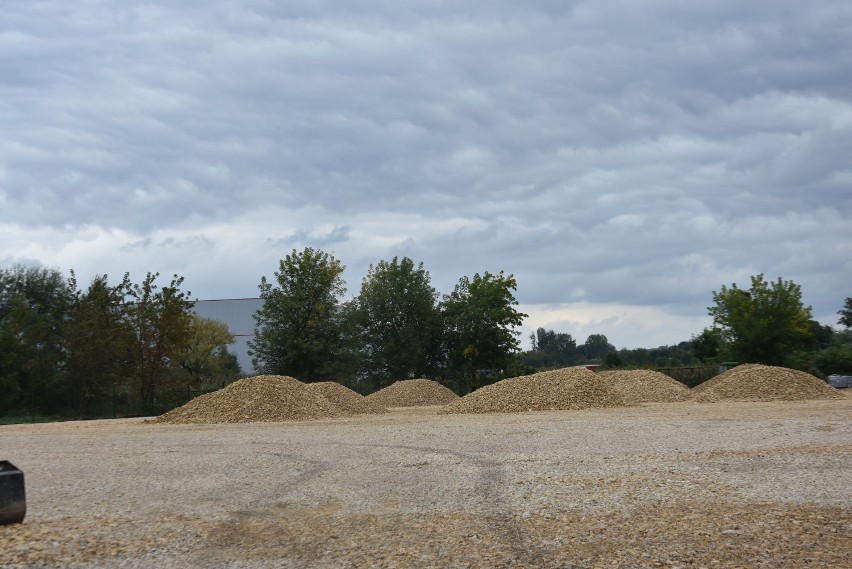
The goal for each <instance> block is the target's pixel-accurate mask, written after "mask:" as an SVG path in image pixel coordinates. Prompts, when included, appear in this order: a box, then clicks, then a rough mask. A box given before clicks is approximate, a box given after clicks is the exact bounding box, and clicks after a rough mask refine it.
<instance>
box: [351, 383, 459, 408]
mask: <svg viewBox="0 0 852 569" xmlns="http://www.w3.org/2000/svg"><path fill="white" fill-rule="evenodd" d="M458 398H459V396H458V395H456V394H455V393H454V392H453V391H452V390H451V389H449V388H448V387H445V386H443V385H441V384H440V383H438V382H437V381H432V380H431V379H403V380H400V381H396V382H394V383H392V384H391V385H388V386H387V387H385V388H384V389H380V390H379V391H376V392H375V393H371V394H370V395H368V396H367V401H369V402H371V403H374V404H376V405H380V406H382V407H421V406H425V405H444V404H446V403H449V402H451V401H455V400H457V399H458Z"/></svg>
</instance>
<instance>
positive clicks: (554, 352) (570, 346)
mask: <svg viewBox="0 0 852 569" xmlns="http://www.w3.org/2000/svg"><path fill="white" fill-rule="evenodd" d="M530 341H531V342H532V351H530V352H526V353H524V354H523V356H522V359H523V361H524V363H525V364H527V365H532V366H534V367H537V368H549V367H560V366H567V365H571V364H573V363H574V361H575V360H576V359H577V341H576V340H574V338H572V337H571V334H566V333H564V332H555V331H553V330H546V329H544V328H541V327H539V328H537V329H536V331H535V332H534V333H532V334H530Z"/></svg>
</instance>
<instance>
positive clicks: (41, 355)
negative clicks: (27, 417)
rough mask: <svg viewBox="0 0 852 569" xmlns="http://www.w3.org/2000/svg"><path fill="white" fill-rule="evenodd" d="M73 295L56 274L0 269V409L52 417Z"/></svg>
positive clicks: (58, 402)
mask: <svg viewBox="0 0 852 569" xmlns="http://www.w3.org/2000/svg"><path fill="white" fill-rule="evenodd" d="M72 296H73V295H72V291H71V289H70V288H69V286H68V282H67V281H66V279H65V278H64V277H63V276H62V274H61V273H60V272H59V271H58V270H57V269H52V268H45V267H24V266H21V265H15V266H12V267H10V268H7V269H3V270H0V348H2V355H0V389H2V390H3V392H0V395H2V397H0V407H5V408H6V409H7V410H8V409H10V408H12V407H16V406H17V407H23V408H24V409H27V410H30V409H34V408H35V407H36V406H38V407H40V409H39V410H40V411H42V412H46V413H56V412H58V411H59V410H60V407H61V406H62V400H61V397H60V396H59V395H60V393H59V392H60V390H61V380H62V367H63V364H64V356H65V353H64V348H63V334H64V328H65V321H66V318H67V315H68V311H69V309H70V307H71V304H72Z"/></svg>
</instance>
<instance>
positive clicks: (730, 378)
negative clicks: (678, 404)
mask: <svg viewBox="0 0 852 569" xmlns="http://www.w3.org/2000/svg"><path fill="white" fill-rule="evenodd" d="M843 397H844V396H843V394H842V393H840V392H838V391H837V390H836V389H835V388H833V387H831V386H830V385H828V384H827V383H825V382H824V381H822V380H821V379H819V378H818V377H815V376H813V375H811V374H809V373H805V372H803V371H798V370H795V369H789V368H786V367H776V366H767V365H761V364H743V365H739V366H737V367H735V368H731V369H729V370H728V371H726V372H723V373H721V374H719V375H717V376H716V377H714V378H713V379H710V380H709V381H705V382H704V383H702V384H700V385H697V386H696V387H694V388H692V399H693V401H701V402H714V401H802V400H806V399H842V398H843Z"/></svg>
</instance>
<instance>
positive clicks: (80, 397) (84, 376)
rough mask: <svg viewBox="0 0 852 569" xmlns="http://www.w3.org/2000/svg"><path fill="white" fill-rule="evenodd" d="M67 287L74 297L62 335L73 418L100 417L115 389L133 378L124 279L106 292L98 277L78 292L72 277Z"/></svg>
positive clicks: (103, 278)
mask: <svg viewBox="0 0 852 569" xmlns="http://www.w3.org/2000/svg"><path fill="white" fill-rule="evenodd" d="M69 284H70V286H71V289H72V290H74V291H75V293H74V303H73V306H72V308H71V310H70V314H69V317H68V323H67V327H66V331H65V349H66V366H65V370H66V384H67V387H68V388H69V389H70V391H71V394H70V395H71V397H70V399H71V401H72V402H73V403H74V410H75V414H76V415H77V416H78V417H86V416H92V415H101V416H103V415H105V414H107V413H108V411H109V408H110V406H111V402H112V401H111V398H112V395H113V393H114V389H115V387H116V386H118V385H123V384H124V382H125V381H126V378H127V377H128V376H132V375H133V360H132V354H133V347H134V335H133V331H132V329H131V328H130V325H129V323H128V322H127V320H126V318H125V306H124V299H125V295H126V293H127V290H128V288H129V286H130V281H129V278H128V277H127V276H126V275H125V277H124V280H123V281H122V282H121V283H120V284H118V285H117V286H110V285H109V282H108V280H107V276H106V275H97V276H96V277H95V278H94V279H93V280H92V282H91V284H90V285H89V288H88V289H87V290H86V292H82V291H79V290H76V289H77V281H76V277H75V275H74V272H73V271H72V272H71V278H70V279H69Z"/></svg>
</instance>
